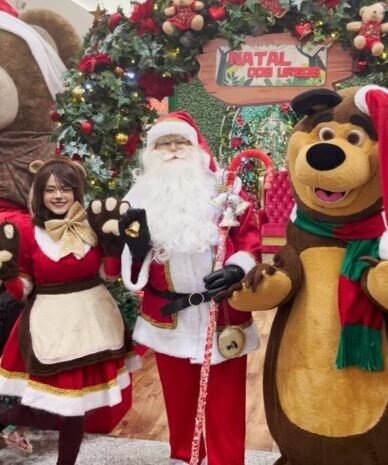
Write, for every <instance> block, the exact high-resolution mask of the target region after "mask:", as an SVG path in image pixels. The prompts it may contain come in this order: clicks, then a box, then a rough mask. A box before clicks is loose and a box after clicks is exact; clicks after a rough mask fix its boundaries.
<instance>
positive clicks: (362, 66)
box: [357, 58, 369, 73]
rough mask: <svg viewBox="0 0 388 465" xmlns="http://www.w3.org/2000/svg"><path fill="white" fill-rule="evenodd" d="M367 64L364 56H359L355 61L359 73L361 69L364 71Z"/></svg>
mask: <svg viewBox="0 0 388 465" xmlns="http://www.w3.org/2000/svg"><path fill="white" fill-rule="evenodd" d="M368 66H369V63H368V61H367V60H366V59H365V58H360V59H359V60H358V61H357V71H358V72H359V73H361V72H362V71H365V70H366V69H367V68H368Z"/></svg>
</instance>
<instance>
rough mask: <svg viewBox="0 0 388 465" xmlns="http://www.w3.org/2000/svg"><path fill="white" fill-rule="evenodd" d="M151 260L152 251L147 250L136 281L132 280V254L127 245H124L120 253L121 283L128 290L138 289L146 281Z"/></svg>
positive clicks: (141, 287)
mask: <svg viewBox="0 0 388 465" xmlns="http://www.w3.org/2000/svg"><path fill="white" fill-rule="evenodd" d="M151 260H152V251H150V252H148V254H147V256H146V257H145V259H144V261H143V263H142V265H141V268H140V272H139V276H138V278H137V281H136V282H135V283H134V282H133V281H132V262H133V260H132V254H131V252H130V250H129V247H128V246H127V245H125V246H124V250H123V253H122V254H121V276H122V277H123V283H124V285H125V287H126V288H127V289H128V290H129V291H140V290H141V289H143V287H144V286H145V285H146V284H147V282H148V276H149V272H150V264H151Z"/></svg>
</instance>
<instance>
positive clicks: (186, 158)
mask: <svg viewBox="0 0 388 465" xmlns="http://www.w3.org/2000/svg"><path fill="white" fill-rule="evenodd" d="M176 155H177V156H178V157H179V158H178V159H171V152H162V151H160V150H146V151H145V152H143V156H142V158H143V165H144V173H143V174H141V175H140V176H138V177H137V178H136V180H135V182H134V185H133V187H132V188H131V190H130V196H129V200H130V202H131V200H132V201H133V202H134V204H133V207H135V208H144V209H145V210H146V214H147V222H148V227H149V229H150V233H151V239H152V244H153V247H154V253H155V258H156V259H157V260H160V261H164V260H168V259H169V257H170V254H171V253H172V252H175V253H199V252H203V251H204V250H207V249H208V248H209V247H210V246H211V245H214V244H217V242H218V230H217V226H216V225H215V222H214V220H215V213H216V211H215V209H214V207H213V206H212V205H211V203H210V201H211V199H212V198H213V197H214V196H215V194H216V185H217V179H216V176H215V174H214V173H211V172H210V171H209V168H208V166H207V165H208V157H209V155H208V154H206V153H205V152H203V151H202V150H201V149H199V148H196V147H191V146H190V147H187V148H185V149H183V150H181V151H179V152H178V153H177V154H176Z"/></svg>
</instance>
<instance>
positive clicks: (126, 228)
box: [119, 208, 152, 262]
mask: <svg viewBox="0 0 388 465" xmlns="http://www.w3.org/2000/svg"><path fill="white" fill-rule="evenodd" d="M119 231H120V237H122V239H123V240H124V242H125V243H126V244H127V245H128V247H129V250H130V252H131V254H132V258H133V261H134V262H142V261H143V260H144V258H145V256H146V255H147V253H148V252H149V251H150V250H151V248H152V246H151V236H150V231H149V229H148V225H147V216H146V211H145V210H143V209H142V208H130V209H129V210H128V211H127V213H125V215H124V216H123V217H122V219H121V220H120V222H119Z"/></svg>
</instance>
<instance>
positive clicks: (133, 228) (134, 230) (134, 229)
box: [125, 221, 140, 238]
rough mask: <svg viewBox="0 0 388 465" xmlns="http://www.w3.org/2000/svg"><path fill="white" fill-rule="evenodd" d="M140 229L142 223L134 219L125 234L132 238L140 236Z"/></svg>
mask: <svg viewBox="0 0 388 465" xmlns="http://www.w3.org/2000/svg"><path fill="white" fill-rule="evenodd" d="M139 231H140V223H139V222H138V221H133V222H132V223H131V224H130V225H129V226H128V227H126V228H125V234H126V235H127V236H129V237H132V238H136V237H139Z"/></svg>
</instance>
